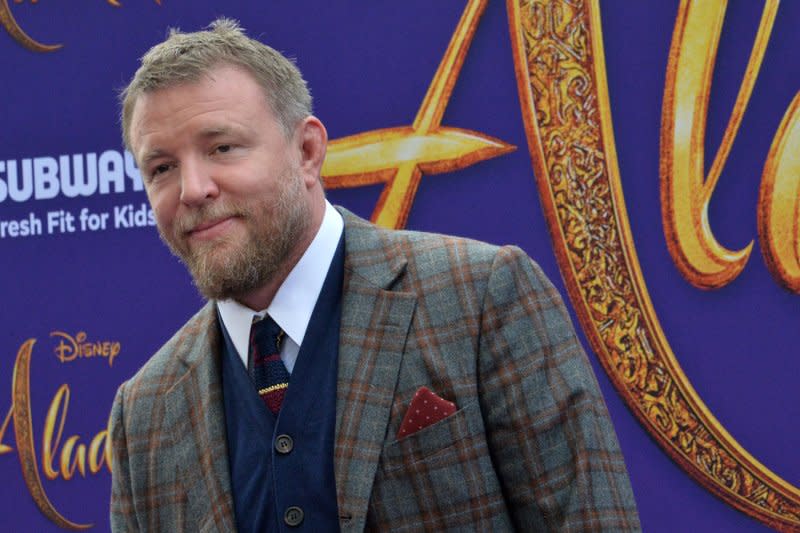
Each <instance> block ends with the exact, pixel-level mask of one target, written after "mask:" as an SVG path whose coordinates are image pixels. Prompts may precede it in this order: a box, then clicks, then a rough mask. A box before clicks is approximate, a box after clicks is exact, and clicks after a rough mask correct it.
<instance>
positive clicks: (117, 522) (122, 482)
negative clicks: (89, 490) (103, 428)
mask: <svg viewBox="0 0 800 533" xmlns="http://www.w3.org/2000/svg"><path fill="white" fill-rule="evenodd" d="M125 385H126V384H125V383H123V384H122V385H121V386H120V388H119V390H117V396H116V397H115V398H114V404H113V406H112V408H111V416H110V420H109V434H110V435H109V438H110V440H111V531H114V532H117V531H119V532H130V531H139V526H138V524H137V522H136V515H135V512H134V506H133V491H132V490H131V472H130V464H129V462H128V444H127V439H126V437H125V421H124V416H123V403H124V398H125Z"/></svg>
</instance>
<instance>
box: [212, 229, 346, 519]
mask: <svg viewBox="0 0 800 533" xmlns="http://www.w3.org/2000/svg"><path fill="white" fill-rule="evenodd" d="M343 274H344V236H342V238H341V239H340V240H339V245H338V247H337V249H336V253H335V254H334V258H333V261H332V262H331V266H330V268H329V270H328V274H327V276H326V278H325V282H324V284H323V286H322V290H321V292H320V295H319V299H318V300H317V303H316V306H315V307H314V312H313V313H312V315H311V320H310V322H309V324H308V329H307V330H306V335H305V337H304V339H303V344H302V346H301V347H300V353H299V354H298V356H297V361H296V363H295V366H294V370H293V371H292V375H291V379H290V381H289V388H288V389H287V391H286V396H285V397H284V401H283V406H282V407H281V411H280V413H279V414H278V416H277V417H275V416H274V415H273V414H272V413H271V412H270V411H269V410H268V409H267V408H266V406H265V405H264V403H263V402H262V401H261V398H259V396H258V393H257V391H256V389H255V387H254V386H253V383H252V381H251V380H250V376H249V375H248V374H247V370H246V369H245V367H244V365H243V364H242V361H241V359H240V358H239V356H238V355H237V353H236V349H235V348H234V346H233V343H232V342H231V340H230V337H229V336H228V333H227V331H225V327H224V325H222V321H221V320H220V325H221V326H222V331H223V339H224V340H223V357H222V393H223V400H224V404H225V426H226V429H227V442H228V465H229V469H230V477H231V489H232V492H233V503H234V510H235V514H236V527H237V529H238V531H239V532H240V533H249V532H253V533H256V532H258V533H261V532H265V531H270V532H271V531H285V532H292V531H315V532H317V531H320V532H325V531H339V516H338V511H337V504H336V480H335V478H334V472H333V449H334V437H335V435H334V433H335V429H336V380H337V360H338V354H339V323H340V321H341V320H340V319H341V299H342V298H341V296H342V280H343ZM298 510H299V511H298ZM298 519H299V523H297V522H298ZM295 524H296V525H295Z"/></svg>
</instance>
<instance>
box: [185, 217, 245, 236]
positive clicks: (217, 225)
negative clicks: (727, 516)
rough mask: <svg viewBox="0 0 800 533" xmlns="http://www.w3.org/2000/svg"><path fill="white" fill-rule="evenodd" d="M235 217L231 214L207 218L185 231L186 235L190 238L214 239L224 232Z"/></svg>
mask: <svg viewBox="0 0 800 533" xmlns="http://www.w3.org/2000/svg"><path fill="white" fill-rule="evenodd" d="M235 219H236V217H235V216H233V215H231V216H227V217H222V218H217V219H214V220H208V221H206V222H203V223H201V224H198V225H197V226H195V227H194V228H192V229H190V230H189V231H187V232H186V236H187V237H189V238H190V239H214V238H216V237H219V236H220V235H222V234H224V233H226V232H227V231H228V230H229V229H230V227H231V225H232V224H233V221H234V220H235Z"/></svg>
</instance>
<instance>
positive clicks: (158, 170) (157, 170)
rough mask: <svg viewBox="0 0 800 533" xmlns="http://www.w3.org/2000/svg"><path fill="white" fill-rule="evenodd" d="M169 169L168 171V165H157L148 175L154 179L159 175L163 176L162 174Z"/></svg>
mask: <svg viewBox="0 0 800 533" xmlns="http://www.w3.org/2000/svg"><path fill="white" fill-rule="evenodd" d="M169 169H170V165H168V164H166V163H165V164H163V165H158V166H156V167H154V168H153V170H152V171H151V172H150V175H151V176H152V177H156V176H158V175H159V174H163V173H164V172H167V171H168V170H169Z"/></svg>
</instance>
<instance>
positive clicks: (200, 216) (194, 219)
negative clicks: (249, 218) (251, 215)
mask: <svg viewBox="0 0 800 533" xmlns="http://www.w3.org/2000/svg"><path fill="white" fill-rule="evenodd" d="M245 215H246V210H245V209H243V208H242V207H240V206H238V205H235V204H232V203H214V204H209V205H204V206H202V207H199V208H196V209H194V210H192V211H189V212H188V213H186V214H184V215H183V216H181V217H180V218H179V219H177V220H176V221H175V233H176V234H177V235H186V234H187V233H189V232H191V231H193V230H195V229H196V228H198V227H200V226H202V225H204V224H209V223H212V222H216V221H218V220H222V219H225V218H231V217H243V216H245Z"/></svg>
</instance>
